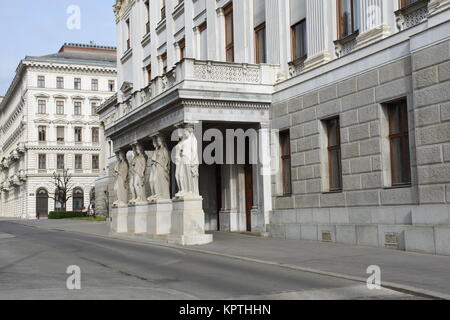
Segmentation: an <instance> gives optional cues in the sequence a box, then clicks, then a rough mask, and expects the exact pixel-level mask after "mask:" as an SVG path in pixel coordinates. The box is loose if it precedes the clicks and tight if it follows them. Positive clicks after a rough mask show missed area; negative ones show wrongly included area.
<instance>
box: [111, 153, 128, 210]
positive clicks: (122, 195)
mask: <svg viewBox="0 0 450 320" xmlns="http://www.w3.org/2000/svg"><path fill="white" fill-rule="evenodd" d="M116 157H117V162H116V165H115V167H114V176H115V177H116V181H115V183H114V190H115V191H116V194H117V200H116V201H115V202H114V203H113V205H114V206H115V207H120V206H125V205H126V204H127V201H128V188H127V185H128V181H127V180H128V162H127V159H126V157H125V154H124V153H123V151H119V152H117V153H116Z"/></svg>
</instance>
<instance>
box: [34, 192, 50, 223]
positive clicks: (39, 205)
mask: <svg viewBox="0 0 450 320" xmlns="http://www.w3.org/2000/svg"><path fill="white" fill-rule="evenodd" d="M46 217H48V192H47V190H45V189H43V188H41V189H39V190H38V191H37V193H36V218H38V219H39V218H46Z"/></svg>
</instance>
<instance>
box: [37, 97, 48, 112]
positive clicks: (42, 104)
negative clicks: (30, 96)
mask: <svg viewBox="0 0 450 320" xmlns="http://www.w3.org/2000/svg"><path fill="white" fill-rule="evenodd" d="M46 106H47V101H45V100H38V113H40V114H44V113H46V109H47V108H46Z"/></svg>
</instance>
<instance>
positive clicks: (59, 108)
mask: <svg viewBox="0 0 450 320" xmlns="http://www.w3.org/2000/svg"><path fill="white" fill-rule="evenodd" d="M56 114H58V115H62V114H64V101H62V100H58V101H56Z"/></svg>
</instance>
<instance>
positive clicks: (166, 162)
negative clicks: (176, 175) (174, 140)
mask: <svg viewBox="0 0 450 320" xmlns="http://www.w3.org/2000/svg"><path fill="white" fill-rule="evenodd" d="M153 146H154V147H155V150H154V151H153V153H152V157H151V159H150V162H151V163H150V178H149V183H150V197H149V198H148V201H150V202H155V201H157V200H167V199H170V156H169V151H168V149H167V146H166V143H165V142H164V139H163V137H161V136H160V135H157V136H155V137H153Z"/></svg>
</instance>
